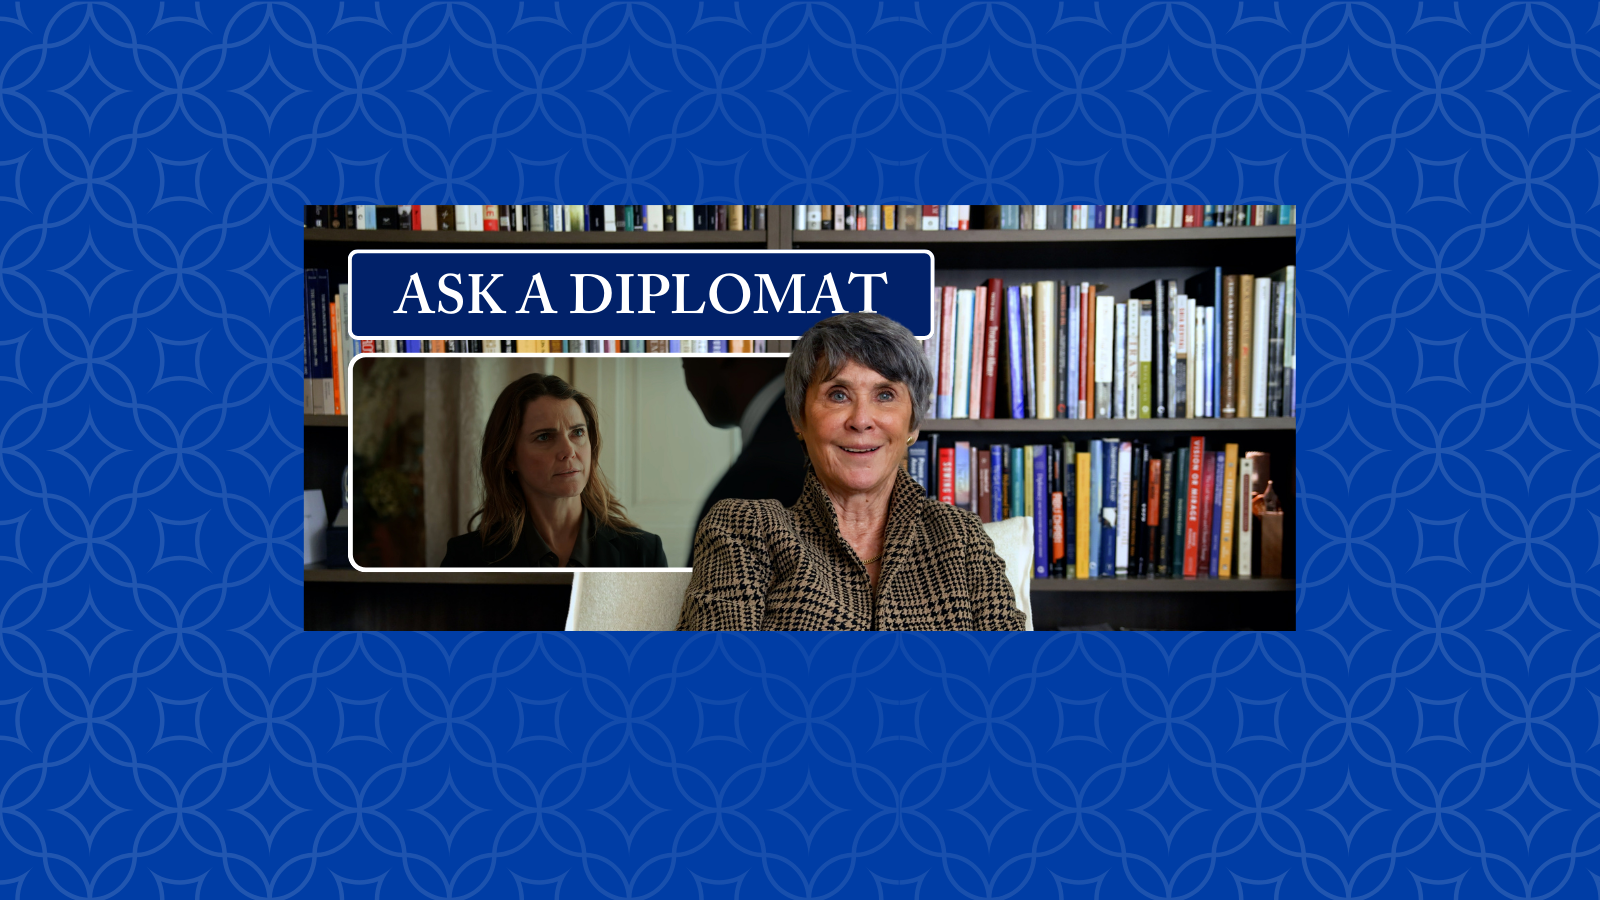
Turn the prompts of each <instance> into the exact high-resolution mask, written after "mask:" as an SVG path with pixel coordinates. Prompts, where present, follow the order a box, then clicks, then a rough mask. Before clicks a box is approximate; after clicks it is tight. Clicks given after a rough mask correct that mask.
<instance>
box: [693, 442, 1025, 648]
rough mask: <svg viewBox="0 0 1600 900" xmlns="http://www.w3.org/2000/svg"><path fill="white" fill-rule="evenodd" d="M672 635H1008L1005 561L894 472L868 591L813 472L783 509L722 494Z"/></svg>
mask: <svg viewBox="0 0 1600 900" xmlns="http://www.w3.org/2000/svg"><path fill="white" fill-rule="evenodd" d="M694 561H695V565H694V574H693V575H692V576H691V577H690V580H689V590H688V592H687V593H686V594H685V595H684V598H683V613H682V615H681V616H680V617H679V619H678V629H679V630H680V631H720V630H798V631H915V630H925V631H972V630H982V631H1017V630H1021V629H1022V628H1023V626H1024V622H1025V620H1024V618H1023V615H1022V611H1021V610H1019V609H1017V602H1016V598H1015V597H1014V596H1013V595H1012V592H1011V584H1010V582H1008V581H1007V580H1006V565H1005V561H1004V560H1003V559H1001V558H1000V555H999V554H997V553H996V552H995V549H994V543H993V542H992V541H991V540H989V536H988V535H987V534H986V533H984V530H983V523H982V522H980V521H979V519H978V517H977V516H975V515H973V514H972V513H970V512H968V511H967V510H964V509H957V508H955V507H953V506H951V505H949V504H947V503H940V502H938V501H937V500H933V499H929V498H927V497H925V496H923V493H922V488H921V487H919V486H918V485H917V483H916V482H914V481H912V480H911V476H910V475H907V474H906V473H905V472H904V471H903V470H902V471H901V472H900V473H899V475H898V477H897V478H896V481H895V486H894V493H893V495H892V496H891V497H890V500H889V516H888V522H887V524H886V525H885V527H884V547H883V562H882V564H881V568H880V570H879V577H878V589H877V593H876V594H875V595H874V593H873V591H872V586H871V580H870V579H869V578H868V577H867V569H866V567H865V566H864V565H862V563H861V559H860V557H858V556H857V555H856V553H855V551H854V550H853V549H851V547H850V545H849V543H848V542H846V541H845V540H844V538H843V537H842V536H841V535H840V534H839V523H838V520H837V519H836V517H835V515H834V510H833V503H832V501H830V500H829V499H828V495H827V493H826V492H824V491H823V488H822V484H821V482H819V481H817V477H816V474H815V473H814V472H808V473H807V475H806V486H805V489H804V490H803V491H802V492H801V494H800V499H799V501H798V502H796V503H795V505H794V506H791V507H789V508H788V509H785V508H784V507H783V506H782V504H780V503H779V502H778V501H776V500H722V501H719V502H718V503H717V504H716V505H715V506H713V507H711V511H710V512H709V513H707V514H706V517H705V519H704V520H702V521H701V523H700V529H699V531H697V532H696V533H695V539H694Z"/></svg>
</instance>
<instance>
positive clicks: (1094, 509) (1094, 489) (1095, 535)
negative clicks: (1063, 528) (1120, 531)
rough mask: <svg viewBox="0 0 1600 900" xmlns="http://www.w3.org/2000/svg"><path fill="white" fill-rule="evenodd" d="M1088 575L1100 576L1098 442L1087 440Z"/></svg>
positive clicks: (1092, 576)
mask: <svg viewBox="0 0 1600 900" xmlns="http://www.w3.org/2000/svg"><path fill="white" fill-rule="evenodd" d="M1084 499H1085V500H1086V501H1087V502H1088V504H1089V577H1090V578H1099V577H1100V442H1099V441H1095V440H1092V441H1090V442H1089V496H1088V497H1086V498H1084Z"/></svg>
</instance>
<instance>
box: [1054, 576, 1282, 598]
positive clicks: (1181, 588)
mask: <svg viewBox="0 0 1600 900" xmlns="http://www.w3.org/2000/svg"><path fill="white" fill-rule="evenodd" d="M1033 590H1034V591H1035V592H1036V593H1055V592H1063V591H1068V592H1072V593H1078V592H1080V591H1081V592H1091V591H1092V592H1116V593H1123V594H1127V593H1174V594H1226V593H1235V592H1245V591H1248V592H1250V593H1258V592H1265V591H1292V590H1294V579H1292V578H1035V579H1033Z"/></svg>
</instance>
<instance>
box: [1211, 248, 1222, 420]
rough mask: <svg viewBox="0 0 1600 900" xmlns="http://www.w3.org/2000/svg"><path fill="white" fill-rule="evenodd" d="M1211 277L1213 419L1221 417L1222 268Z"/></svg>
mask: <svg viewBox="0 0 1600 900" xmlns="http://www.w3.org/2000/svg"><path fill="white" fill-rule="evenodd" d="M1211 277H1212V279H1213V284H1212V294H1211V296H1212V297H1214V298H1215V299H1216V303H1215V304H1214V305H1213V306H1212V310H1211V334H1210V335H1209V340H1210V341H1211V359H1210V362H1211V366H1210V369H1211V373H1210V374H1211V415H1212V416H1213V417H1221V415H1222V378H1221V377H1220V373H1221V372H1222V359H1221V356H1222V337H1221V336H1222V315H1223V309H1222V267H1221V266H1217V267H1216V268H1214V269H1212V270H1211Z"/></svg>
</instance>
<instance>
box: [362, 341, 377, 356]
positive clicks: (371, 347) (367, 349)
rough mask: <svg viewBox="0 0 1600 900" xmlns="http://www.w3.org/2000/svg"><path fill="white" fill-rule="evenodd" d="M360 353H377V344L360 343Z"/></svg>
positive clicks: (370, 342)
mask: <svg viewBox="0 0 1600 900" xmlns="http://www.w3.org/2000/svg"><path fill="white" fill-rule="evenodd" d="M361 352H362V353H377V352H378V342H377V341H362V342H361Z"/></svg>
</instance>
